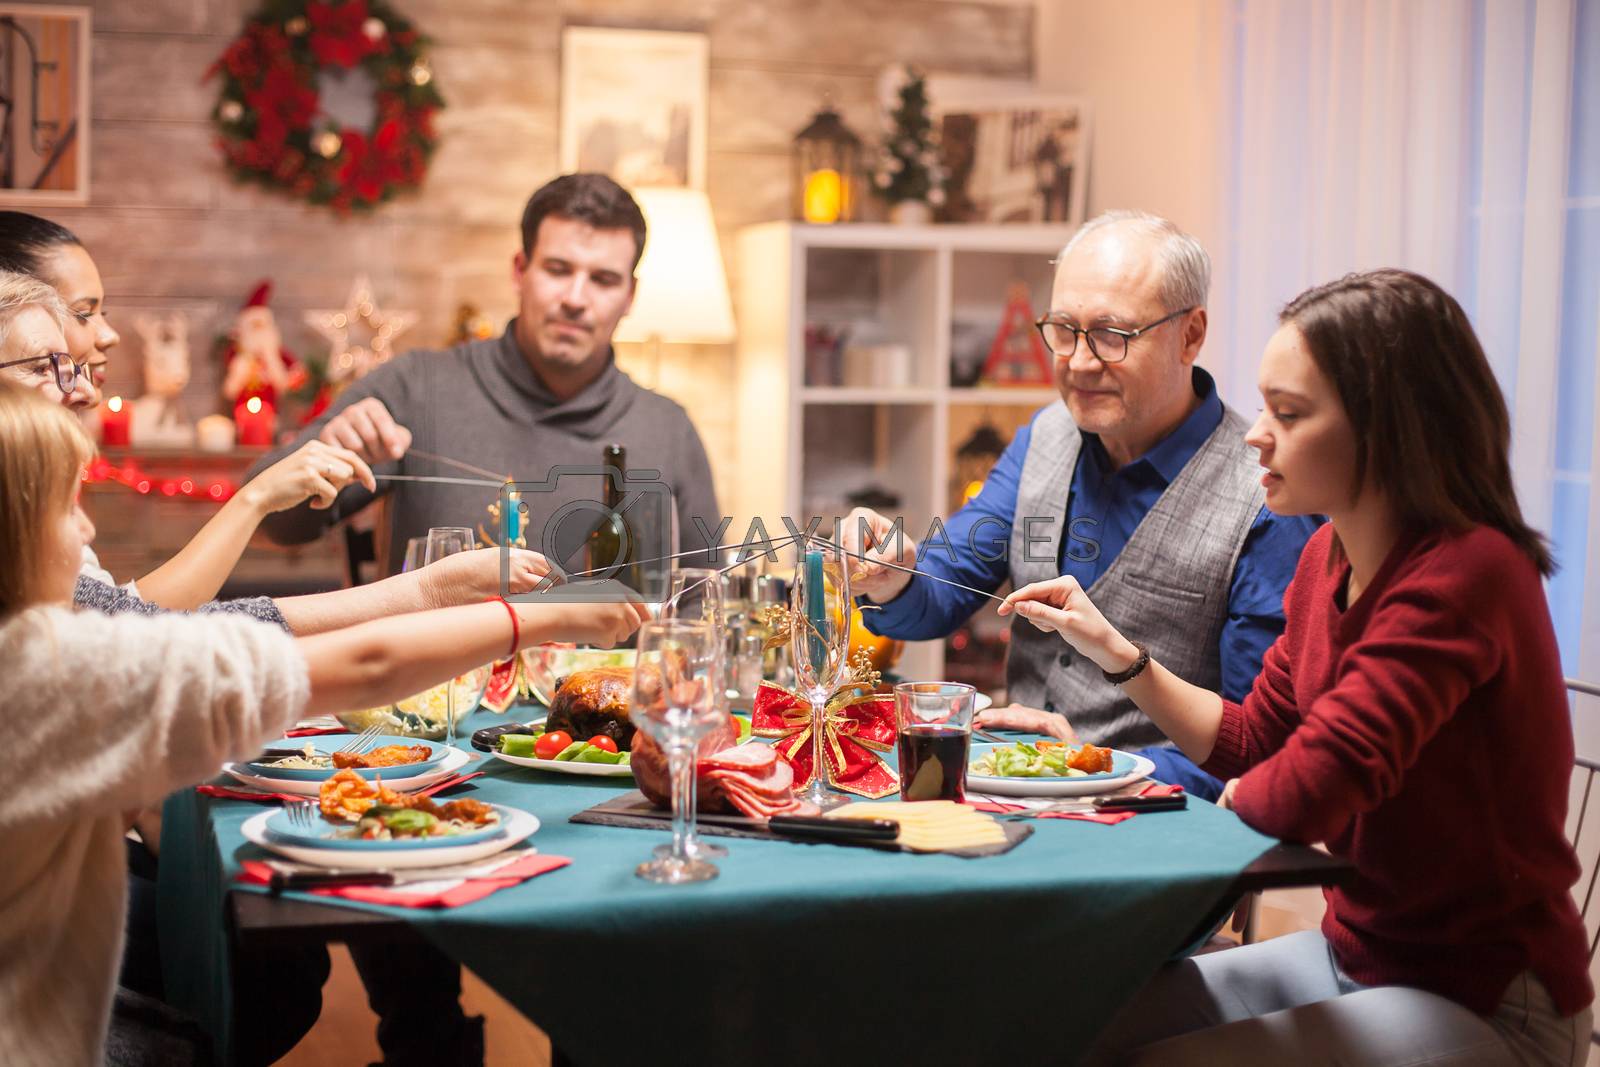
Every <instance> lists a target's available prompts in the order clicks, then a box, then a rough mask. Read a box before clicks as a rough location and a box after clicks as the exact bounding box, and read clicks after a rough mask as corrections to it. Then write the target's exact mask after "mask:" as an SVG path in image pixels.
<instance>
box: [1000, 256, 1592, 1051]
mask: <svg viewBox="0 0 1600 1067" xmlns="http://www.w3.org/2000/svg"><path fill="white" fill-rule="evenodd" d="M1280 323H1281V325H1280V327H1279V329H1278V331H1277V332H1276V333H1275V334H1274V335H1273V337H1272V339H1271V340H1270V341H1269V342H1268V343H1267V347H1266V351H1265V353H1264V355H1263V357H1262V363H1261V371H1260V383H1259V384H1260V389H1261V395H1262V397H1263V399H1264V402H1265V407H1264V408H1263V410H1262V413H1261V415H1260V417H1259V418H1258V419H1257V420H1256V424H1255V426H1254V427H1253V428H1252V430H1251V432H1250V436H1249V438H1248V440H1249V441H1250V443H1251V444H1253V445H1254V446H1255V447H1257V448H1258V449H1260V451H1261V465H1262V466H1263V467H1264V468H1265V473H1264V475H1263V478H1262V481H1263V482H1264V483H1265V484H1266V487H1267V505H1268V506H1269V507H1271V508H1272V509H1273V510H1274V511H1276V512H1278V513H1280V514H1325V515H1327V516H1328V517H1329V520H1330V521H1329V523H1328V524H1327V525H1326V526H1325V527H1323V529H1322V530H1320V531H1319V532H1318V533H1317V534H1316V535H1315V536H1314V537H1313V538H1312V539H1311V541H1310V543H1309V544H1308V545H1307V546H1306V549H1305V553H1304V554H1303V555H1302V557H1301V559H1300V566H1299V569H1298V570H1297V572H1296V574H1295V578H1294V581H1293V582H1292V583H1291V584H1290V586H1289V589H1288V591H1287V593H1286V594H1285V596H1284V605H1285V610H1286V615H1287V620H1288V621H1287V627H1286V629H1285V631H1284V634H1283V636H1282V637H1281V638H1279V639H1278V641H1277V643H1276V644H1274V645H1273V646H1272V648H1271V649H1270V650H1269V652H1268V653H1267V656H1266V658H1265V660H1264V662H1263V664H1262V672H1261V675H1260V677H1259V678H1257V679H1256V682H1255V687H1254V689H1253V690H1252V691H1251V693H1250V695H1249V696H1248V697H1247V698H1246V699H1245V701H1244V703H1243V704H1233V703H1229V702H1227V701H1224V700H1223V699H1222V698H1221V697H1219V696H1218V695H1217V694H1215V693H1211V692H1207V691H1205V690H1203V689H1199V688H1197V687H1195V686H1192V685H1189V684H1188V683H1186V682H1184V681H1182V680H1180V679H1179V678H1177V677H1176V676H1174V675H1173V674H1171V673H1170V672H1169V671H1167V670H1166V669H1164V668H1163V667H1162V666H1161V663H1160V660H1159V657H1160V653H1161V650H1160V649H1159V648H1152V649H1149V650H1146V649H1145V648H1144V647H1142V646H1141V645H1139V644H1137V637H1138V635H1137V634H1134V635H1131V638H1132V639H1130V637H1129V636H1124V635H1123V634H1122V633H1120V632H1118V631H1117V629H1116V628H1115V627H1114V626H1113V625H1112V624H1111V623H1110V622H1108V621H1107V620H1106V619H1105V618H1104V617H1103V616H1102V615H1101V614H1100V612H1099V611H1098V610H1097V609H1096V608H1095V606H1094V605H1093V604H1091V603H1090V602H1089V599H1088V597H1087V596H1085V595H1084V592H1083V590H1082V589H1081V588H1080V587H1079V586H1078V585H1077V583H1075V582H1074V581H1073V580H1072V579H1071V578H1067V577H1064V578H1061V579H1058V580H1055V581H1051V582H1043V583H1038V584H1035V585H1030V586H1027V587H1025V588H1023V589H1019V590H1017V591H1016V592H1014V593H1013V594H1012V595H1011V596H1010V597H1009V598H1007V603H1006V606H1004V607H1002V608H1001V613H1002V614H1005V613H1007V612H1010V611H1015V612H1017V613H1018V614H1020V615H1021V616H1023V617H1024V618H1026V619H1027V620H1029V621H1030V622H1032V623H1033V624H1034V625H1035V626H1038V627H1039V628H1041V629H1047V630H1055V631H1057V632H1059V633H1060V634H1061V635H1062V636H1063V637H1064V638H1065V639H1066V640H1067V641H1068V642H1070V643H1071V644H1072V645H1073V646H1074V647H1075V648H1077V649H1078V650H1079V651H1081V652H1082V653H1083V654H1085V655H1087V656H1089V657H1090V658H1091V659H1093V660H1094V661H1095V662H1096V663H1097V664H1099V666H1100V667H1101V669H1103V670H1105V671H1106V672H1107V673H1108V674H1117V675H1125V674H1128V673H1130V672H1132V677H1130V678H1128V679H1127V680H1126V681H1124V682H1123V683H1122V685H1123V688H1124V689H1125V690H1126V692H1127V694H1128V696H1129V697H1131V698H1132V699H1133V700H1134V701H1135V702H1136V703H1137V704H1138V705H1139V707H1140V708H1142V709H1143V710H1144V711H1145V712H1146V713H1147V714H1148V715H1149V716H1150V718H1151V719H1153V720H1154V721H1155V722H1156V723H1157V724H1158V725H1160V726H1161V728H1162V729H1163V730H1165V731H1166V733H1167V735H1168V736H1169V737H1171V738H1172V739H1173V741H1175V742H1176V743H1177V744H1178V746H1179V747H1180V748H1182V749H1183V751H1184V752H1185V753H1187V754H1188V755H1189V757H1190V758H1192V759H1193V760H1194V761H1195V762H1196V763H1199V764H1200V765H1201V766H1202V767H1204V768H1205V769H1206V770H1207V771H1209V772H1211V773H1212V774H1214V775H1217V776H1218V777H1221V778H1224V779H1227V780H1228V785H1227V787H1226V789H1225V791H1224V792H1223V796H1222V800H1221V803H1222V804H1224V805H1225V806H1231V807H1232V808H1233V809H1234V810H1235V811H1236V812H1237V813H1238V814H1239V817H1240V818H1242V819H1243V820H1244V821H1245V822H1246V823H1248V824H1249V825H1251V826H1253V827H1255V828H1256V829H1258V830H1261V831H1262V832H1263V833H1267V834H1271V835H1273V836H1274V837H1280V838H1284V839H1287V840H1292V841H1304V842H1325V843H1326V845H1327V847H1328V848H1329V849H1330V851H1332V852H1333V853H1334V854H1336V855H1340V856H1344V857H1347V858H1349V859H1350V860H1351V861H1352V862H1353V864H1354V865H1355V868H1356V874H1355V876H1354V877H1353V878H1352V879H1351V880H1350V881H1349V882H1348V884H1346V885H1344V886H1341V887H1338V888H1334V889H1329V890H1327V891H1326V897H1327V902H1328V909H1327V914H1326V917H1325V918H1324V919H1323V922H1322V929H1321V931H1320V932H1315V931H1308V932H1304V933H1299V934H1294V935H1291V936H1288V937H1281V938H1276V939H1273V940H1270V941H1266V942H1263V943H1260V944H1255V945H1250V946H1246V947H1244V948H1239V949H1234V950H1231V951H1227V952H1220V953H1212V954H1209V955H1204V956H1199V957H1196V958H1193V959H1187V960H1183V961H1181V962H1177V963H1173V964H1170V965H1169V966H1168V967H1166V968H1164V969H1163V971H1162V972H1161V973H1159V974H1158V975H1157V976H1156V977H1155V978H1154V979H1153V980H1152V981H1151V982H1150V984H1149V985H1148V986H1146V987H1145V989H1144V990H1142V991H1141V992H1140V993H1139V994H1138V995H1137V996H1136V997H1135V998H1134V1000H1133V1002H1132V1003H1130V1004H1129V1005H1128V1007H1127V1009H1125V1010H1124V1012H1123V1013H1122V1014H1121V1015H1120V1016H1119V1017H1118V1018H1117V1019H1116V1020H1115V1021H1114V1022H1113V1023H1112V1024H1111V1026H1110V1027H1109V1028H1108V1030H1107V1032H1106V1033H1105V1034H1104V1035H1102V1038H1101V1039H1100V1042H1099V1044H1098V1045H1097V1048H1096V1052H1095V1054H1094V1056H1093V1057H1092V1058H1093V1059H1095V1060H1097V1061H1108V1062H1122V1061H1124V1060H1126V1059H1128V1058H1129V1057H1130V1056H1131V1058H1132V1061H1133V1062H1136V1063H1152V1064H1155V1063H1159V1064H1163V1065H1167V1064H1215V1063H1227V1064H1255V1063H1262V1064H1265V1063H1289V1062H1295V1061H1297V1060H1299V1061H1302V1062H1314V1063H1323V1062H1337V1063H1352V1064H1355V1063H1360V1064H1417V1063H1429V1064H1437V1063H1473V1064H1479V1063H1484V1064H1501V1063H1504V1064H1534V1063H1537V1064H1581V1063H1583V1062H1584V1058H1585V1055H1586V1053H1587V1048H1588V1043H1589V1034H1590V1028H1591V1020H1592V1014H1591V1011H1590V1002H1591V1001H1592V1000H1593V989H1592V987H1591V985H1590V981H1589V974H1588V971H1589V961H1588V951H1587V938H1586V936H1585V933H1584V927H1583V922H1582V920H1581V919H1580V917H1579V915H1578V911H1577V908H1576V907H1575V906H1574V904H1573V900H1572V895H1571V887H1572V885H1573V883H1574V882H1575V881H1576V880H1577V878H1578V875H1579V863H1578V860H1577V857H1576V855H1575V854H1574V853H1573V850H1572V847H1571V846H1570V845H1569V844H1568V842H1567V839H1566V836H1565V833H1564V826H1565V821H1566V812H1567V791H1568V782H1569V780H1570V771H1571V766H1572V759H1573V742H1572V727H1571V721H1570V718H1569V713H1568V710H1567V702H1566V698H1565V692H1564V689H1563V686H1562V674H1561V662H1560V656H1559V653H1558V650H1557V647H1556V640H1555V634H1554V631H1553V629H1552V626H1551V622H1550V612H1549V608H1548V607H1547V605H1546V603H1545V597H1544V590H1543V587H1542V585H1541V583H1540V580H1541V577H1542V576H1545V575H1548V574H1549V573H1550V572H1551V570H1552V569H1553V562H1552V560H1551V557H1550V553H1549V550H1548V548H1547V547H1546V544H1545V541H1544V539H1543V538H1542V537H1541V536H1540V535H1539V534H1538V533H1537V532H1535V531H1534V530H1532V529H1530V528H1529V527H1528V526H1527V525H1526V524H1525V523H1524V522H1523V520H1522V514H1521V510H1520V509H1519V507H1518V505H1517V500H1516V493H1515V491H1514V489H1513V488H1512V482H1511V470H1510V464H1509V462H1508V460H1507V451H1508V448H1509V443H1510V429H1509V418H1508V416H1507V413H1506V405H1505V401H1504V399H1503V397H1502V396H1501V394H1500V389H1499V387H1498V385H1497V384H1496V383H1495V379H1494V374H1493V372H1492V370H1491V369H1490V367H1489V362H1488V360H1487V359H1486V358H1485V357H1484V353H1483V348H1482V346H1481V345H1480V344H1479V343H1478V339H1477V337H1476V335H1475V334H1474V333H1473V331H1472V327H1471V325H1470V324H1469V323H1468V321H1467V317H1466V315H1465V313H1464V312H1463V311H1462V310H1461V307H1460V305H1459V304H1457V303H1456V301H1455V300H1454V299H1452V298H1451V297H1450V296H1449V295H1448V294H1447V293H1445V292H1444V291H1442V290H1441V289H1439V287H1438V286H1436V285H1434V284H1433V283H1432V282H1430V281H1428V280H1427V279H1425V278H1422V277H1419V276H1417V275H1415V274H1410V273H1407V272H1404V271H1397V270H1383V271H1373V272H1370V273H1366V274H1356V275H1350V276H1348V277H1346V278H1344V279H1342V280H1340V281H1337V282H1333V283H1331V284H1328V285H1324V286H1321V287H1319V288H1316V289H1312V290H1309V291H1307V292H1306V293H1303V294H1302V295H1300V296H1299V297H1296V298H1295V299H1294V300H1293V301H1292V302H1291V303H1290V304H1289V305H1288V307H1286V308H1285V309H1284V311H1283V314H1282V315H1281V316H1280Z"/></svg>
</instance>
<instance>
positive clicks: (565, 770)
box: [489, 715, 633, 778]
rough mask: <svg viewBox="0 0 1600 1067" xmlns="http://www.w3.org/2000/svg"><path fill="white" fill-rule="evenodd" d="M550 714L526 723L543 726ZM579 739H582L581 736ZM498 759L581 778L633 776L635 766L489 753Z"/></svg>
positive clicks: (495, 751)
mask: <svg viewBox="0 0 1600 1067" xmlns="http://www.w3.org/2000/svg"><path fill="white" fill-rule="evenodd" d="M549 717H550V716H548V715H541V716H540V717H539V718H537V719H530V720H529V721H528V722H527V723H526V724H525V725H528V726H542V725H544V721H545V720H546V719H548V718H549ZM578 740H582V738H579V739H578ZM489 755H491V756H493V757H494V758H495V759H498V760H505V761H506V762H507V763H514V764H516V765H517V766H518V767H532V768H533V769H534V770H539V771H549V772H551V773H552V774H576V775H578V776H579V777H580V778H632V777H633V768H631V767H627V766H624V765H623V764H621V763H578V762H576V761H574V760H553V759H535V758H534V757H532V756H508V755H506V754H505V753H503V752H501V751H499V750H498V749H496V750H493V751H491V752H490V753H489Z"/></svg>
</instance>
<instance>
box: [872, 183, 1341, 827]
mask: <svg viewBox="0 0 1600 1067" xmlns="http://www.w3.org/2000/svg"><path fill="white" fill-rule="evenodd" d="M1210 276H1211V263H1210V258H1209V257H1208V256H1207V255H1206V252H1205V250H1204V249H1203V248H1202V247H1201V246H1200V243H1199V242H1198V241H1196V240H1195V239H1194V238H1193V237H1191V236H1189V235H1188V234H1186V233H1184V232H1183V231H1182V230H1180V229H1179V228H1178V227H1177V226H1175V225H1174V224H1172V223H1171V222H1169V221H1167V220H1165V219H1161V218H1157V217H1155V216H1153V215H1147V214H1143V213H1136V212H1122V211H1114V212H1108V213H1106V214H1104V215H1101V216H1099V217H1098V218H1095V219H1093V220H1091V221H1090V222H1088V223H1087V224H1085V225H1084V226H1083V228H1082V229H1080V230H1079V231H1078V232H1077V233H1076V234H1074V235H1073V238H1072V240H1071V241H1070V242H1069V243H1068V244H1067V246H1066V248H1065V249H1063V250H1062V252H1061V255H1060V257H1059V258H1058V259H1057V261H1056V275H1055V282H1054V285H1053V286H1052V290H1051V298H1050V310H1049V312H1048V313H1047V314H1045V315H1044V316H1043V317H1042V318H1040V320H1039V323H1038V326H1039V331H1040V333H1041V335H1042V336H1043V337H1044V340H1045V344H1046V345H1047V346H1048V347H1049V349H1050V351H1051V352H1052V353H1054V355H1055V371H1056V383H1057V385H1058V387H1059V388H1060V390H1061V396H1062V403H1055V404H1051V405H1050V406H1049V407H1047V408H1045V409H1043V410H1042V411H1040V412H1039V413H1038V414H1037V415H1035V416H1034V418H1033V420H1032V422H1031V423H1030V424H1029V425H1028V426H1027V427H1025V428H1023V429H1022V430H1021V431H1019V432H1018V433H1017V435H1016V437H1015V438H1014V439H1013V440H1012V442H1011V445H1010V447H1008V448H1007V449H1006V451H1005V454H1004V455H1002V456H1001V458H1000V461H999V462H998V463H997V464H996V465H995V467H994V470H993V471H992V472H990V475H989V477H988V478H987V479H986V480H985V482H984V485H983V491H982V492H981V493H979V494H978V495H977V497H975V498H974V499H973V500H972V501H971V502H970V503H968V504H967V506H966V507H964V508H962V509H961V510H960V511H959V512H957V513H956V514H955V515H953V516H951V518H950V519H949V521H948V522H947V523H945V524H944V526H943V530H942V531H938V530H937V529H936V530H935V531H933V532H930V534H929V536H928V537H927V538H926V539H925V540H924V541H923V543H922V545H921V548H920V551H919V546H918V545H917V544H916V543H915V542H913V541H912V540H911V539H910V538H909V537H907V536H905V534H904V533H903V532H902V531H900V530H897V529H895V527H894V524H893V523H891V521H890V520H889V519H887V518H885V517H884V516H882V515H879V514H877V513H876V512H871V511H866V510H858V511H856V512H853V513H852V514H851V516H850V517H849V518H848V519H847V520H846V523H845V529H844V530H843V531H842V537H843V539H844V542H845V544H846V545H847V546H851V547H854V548H857V549H860V550H867V551H866V554H867V555H868V556H871V557H875V558H878V559H882V560H884V561H887V562H892V563H896V564H899V565H901V566H915V567H916V568H917V569H918V570H921V571H924V572H926V573H929V574H933V575H937V576H938V577H941V578H946V579H949V580H950V581H954V582H959V583H961V584H962V585H965V586H969V587H972V588H973V589H982V590H989V591H993V590H996V589H998V588H1000V586H1002V585H1003V584H1004V583H1006V582H1008V581H1009V582H1011V583H1012V585H1014V586H1017V587H1021V586H1023V585H1026V584H1027V583H1029V582H1036V581H1043V580H1045V579H1050V578H1055V577H1057V576H1059V575H1062V574H1070V575H1072V576H1073V577H1075V578H1077V580H1078V581H1079V583H1080V584H1082V586H1083V587H1084V588H1085V589H1086V590H1088V591H1089V594H1090V596H1091V597H1092V598H1093V599H1094V602H1095V604H1096V605H1097V606H1099V607H1100V608H1101V610H1102V611H1103V612H1104V613H1105V615H1106V617H1107V618H1108V619H1110V620H1112V621H1113V622H1114V623H1115V624H1116V625H1117V626H1118V627H1119V628H1120V629H1121V630H1122V631H1123V632H1124V633H1127V634H1129V635H1130V636H1132V637H1133V638H1135V639H1137V640H1138V641H1140V642H1142V643H1144V644H1146V645H1148V646H1150V647H1152V648H1159V649H1160V650H1161V661H1162V663H1164V664H1168V665H1171V664H1174V663H1176V664H1177V665H1178V666H1176V667H1174V668H1173V669H1174V671H1175V672H1176V673H1177V674H1179V675H1181V676H1182V677H1184V678H1186V679H1188V680H1189V681H1191V682H1193V683H1194V684H1196V685H1201V686H1205V687H1208V688H1210V689H1213V690H1219V691H1221V692H1222V693H1223V694H1224V695H1225V696H1226V697H1228V699H1230V700H1240V699H1243V697H1244V695H1245V694H1246V693H1247V692H1248V691H1249V689H1250V686H1251V683H1252V682H1253V681H1254V680H1255V677H1256V675H1257V674H1258V673H1259V672H1260V669H1261V657H1262V654H1263V653H1265V652H1266V650H1267V647H1268V646H1269V645H1270V644H1272V642H1273V641H1274V640H1275V639H1276V638H1277V636H1278V634H1280V633H1281V632H1282V630H1283V592H1284V588H1285V587H1286V586H1287V585H1288V583H1289V579H1290V578H1291V577H1292V576H1293V575H1294V570H1295V564H1296V562H1297V561H1298V560H1299V558H1300V550H1301V549H1302V548H1303V547H1304V546H1305V543H1306V540H1307V539H1308V538H1309V537H1310V536H1311V534H1312V532H1313V531H1314V529H1315V523H1313V522H1312V521H1310V520H1307V519H1304V518H1283V517H1279V516H1275V515H1273V514H1272V513H1271V512H1270V511H1267V510H1266V508H1265V506H1264V500H1265V490H1264V489H1263V487H1262V485H1261V468H1260V465H1259V463H1258V461H1257V456H1256V452H1255V450H1254V449H1253V448H1250V447H1249V446H1248V445H1246V444H1245V441H1244V434H1245V430H1246V429H1247V428H1248V423H1247V421H1246V420H1245V419H1243V418H1241V417H1240V416H1239V415H1238V414H1237V413H1236V412H1234V411H1232V410H1231V409H1229V408H1228V407H1227V406H1226V405H1224V404H1223V403H1222V400H1221V398H1219V397H1218V395H1217V389H1216V384H1215V382H1213V381H1212V379H1211V376H1210V375H1209V374H1207V373H1206V372H1205V371H1203V370H1201V369H1200V368H1199V367H1197V366H1195V361H1196V359H1197V357H1198V356H1199V355H1200V348H1201V346H1202V345H1203V344H1204V343H1205V338H1206V324H1207V320H1206V308H1205V303H1206V292H1207V289H1208V288H1209V286H1210V280H1211V278H1210ZM866 572H867V573H866V574H865V575H863V577H861V578H860V579H858V580H857V581H856V583H855V587H856V591H857V592H858V593H861V594H863V596H862V599H863V601H865V602H870V603H875V604H877V605H878V607H879V610H876V611H868V612H866V613H865V614H864V616H863V618H864V620H865V622H866V625H867V628H868V629H870V630H872V631H873V632H875V633H879V634H884V635H887V636H892V637H897V638H903V639H906V640H925V639H930V638H939V637H944V636H945V635H947V634H949V633H950V632H952V631H953V630H955V629H956V628H957V627H959V626H960V625H961V624H962V623H963V622H964V621H965V620H966V619H967V617H968V616H970V615H971V614H972V613H973V612H974V611H976V610H977V609H978V608H979V607H981V606H982V605H983V604H984V602H985V598H984V597H983V596H981V595H979V594H978V593H976V592H969V591H966V590H962V589H958V588H955V587H953V586H950V585H946V584H944V583H941V582H931V581H917V580H915V579H914V578H913V577H912V576H911V575H909V574H906V573H905V572H903V571H898V570H894V569H891V568H889V567H881V566H874V565H871V564H869V565H867V566H866ZM1006 677H1007V685H1008V690H1009V696H1010V699H1011V701H1012V704H1011V705H1010V706H1009V707H1004V708H995V709H992V710H990V711H988V712H986V713H985V714H984V716H983V719H982V720H981V721H982V722H983V724H984V725H988V726H991V727H1001V728H1005V727H1010V728H1013V729H1024V730H1033V731H1037V732H1040V733H1049V734H1053V735H1055V736H1058V737H1063V738H1067V739H1075V740H1083V741H1091V742H1094V743H1095V744H1101V745H1111V746H1113V747H1116V748H1121V749H1128V750H1134V751H1139V750H1141V749H1143V754H1144V755H1147V756H1149V757H1150V758H1151V759H1152V760H1153V761H1154V762H1155V764H1156V773H1155V776H1156V777H1157V778H1159V779H1161V780H1163V781H1168V782H1175V783H1177V784H1180V785H1183V786H1184V787H1185V788H1186V789H1187V790H1188V791H1189V792H1192V793H1195V794H1197V795H1200V796H1204V797H1207V798H1215V797H1216V796H1217V795H1218V794H1219V793H1220V792H1221V783H1219V782H1218V781H1217V780H1216V779H1214V778H1212V777H1210V776H1209V775H1207V774H1205V773H1204V772H1203V771H1201V770H1200V769H1199V768H1198V767H1196V766H1195V765H1194V764H1193V763H1192V762H1190V761H1189V760H1188V759H1187V758H1186V757H1185V756H1184V755H1183V754H1182V753H1180V752H1179V751H1178V750H1177V749H1176V748H1173V747H1172V746H1171V743H1170V742H1168V741H1167V739H1166V737H1165V736H1164V735H1163V734H1162V733H1161V731H1160V730H1159V729H1157V728H1156V726H1155V725H1154V724H1153V723H1152V722H1151V721H1150V720H1149V719H1148V718H1146V717H1145V715H1144V713H1143V712H1141V711H1139V709H1138V708H1136V707H1135V706H1134V705H1133V702H1132V701H1130V700H1128V699H1127V698H1126V697H1124V696H1123V695H1122V692H1121V690H1120V689H1119V688H1118V683H1119V680H1118V679H1117V678H1114V677H1111V676H1109V675H1106V674H1105V673H1104V672H1102V671H1101V670H1100V668H1098V667H1096V666H1095V665H1094V664H1093V663H1092V662H1090V661H1089V660H1088V659H1085V658H1084V657H1082V656H1079V655H1077V654H1075V653H1074V652H1073V651H1072V650H1071V649H1069V648H1067V647H1066V646H1064V645H1063V644H1062V643H1061V641H1060V640H1059V639H1052V635H1050V634H1045V633H1040V632H1039V631H1036V630H1035V629H1033V627H1032V626H1030V625H1029V624H1028V623H1026V622H1025V621H1023V620H1021V619H1020V618H1018V619H1016V620H1014V621H1013V623H1012V627H1011V635H1010V651H1009V653H1008V658H1007V663H1006Z"/></svg>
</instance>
